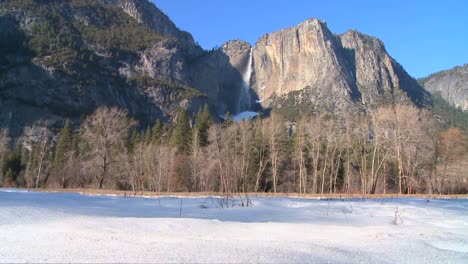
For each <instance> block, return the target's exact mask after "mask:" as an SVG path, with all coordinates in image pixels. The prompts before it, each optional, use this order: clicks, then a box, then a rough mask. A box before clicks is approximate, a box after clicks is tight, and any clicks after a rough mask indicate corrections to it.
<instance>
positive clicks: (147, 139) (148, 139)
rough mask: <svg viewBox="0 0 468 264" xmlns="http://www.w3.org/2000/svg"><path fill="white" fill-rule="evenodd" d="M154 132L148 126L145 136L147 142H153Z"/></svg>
mask: <svg viewBox="0 0 468 264" xmlns="http://www.w3.org/2000/svg"><path fill="white" fill-rule="evenodd" d="M151 137H152V132H151V128H150V127H149V126H148V127H147V128H146V131H145V135H144V137H143V139H144V142H145V144H149V143H150V142H151Z"/></svg>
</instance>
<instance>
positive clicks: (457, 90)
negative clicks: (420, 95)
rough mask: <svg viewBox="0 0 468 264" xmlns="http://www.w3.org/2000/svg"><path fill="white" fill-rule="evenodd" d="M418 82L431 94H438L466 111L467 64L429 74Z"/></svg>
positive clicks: (467, 100) (467, 108)
mask: <svg viewBox="0 0 468 264" xmlns="http://www.w3.org/2000/svg"><path fill="white" fill-rule="evenodd" d="M419 82H420V83H421V85H422V86H424V88H426V90H428V91H429V92H431V93H432V94H440V96H442V98H444V99H445V100H446V101H447V102H449V104H451V105H453V106H455V107H457V108H460V109H462V110H463V111H468V64H465V65H463V66H457V67H455V68H453V69H450V70H446V71H441V72H437V73H434V74H431V75H429V76H428V77H426V78H422V79H420V80H419Z"/></svg>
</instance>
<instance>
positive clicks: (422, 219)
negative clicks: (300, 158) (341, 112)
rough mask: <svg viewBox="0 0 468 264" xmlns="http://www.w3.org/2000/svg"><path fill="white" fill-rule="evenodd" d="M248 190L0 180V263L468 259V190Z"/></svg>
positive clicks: (416, 261)
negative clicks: (380, 194)
mask: <svg viewBox="0 0 468 264" xmlns="http://www.w3.org/2000/svg"><path fill="white" fill-rule="evenodd" d="M250 199H251V202H252V205H253V206H251V207H241V206H235V207H229V208H226V207H225V206H224V208H221V204H222V201H221V199H220V198H217V197H175V196H174V197H151V198H149V197H148V198H144V197H139V198H133V197H132V198H130V197H121V196H110V195H82V194H76V193H40V192H27V191H22V190H15V189H0V262H106V263H107V262H177V263H180V262H218V263H219V262H223V263H226V262H229V263H237V262H250V263H251V262H268V263H271V262H277V263H291V262H301V263H302V262H307V263H326V262H331V263H466V261H467V260H468V199H462V198H461V199H430V200H427V199H424V198H381V199H358V198H347V199H332V200H326V199H306V198H286V197H251V198H250ZM242 202H243V203H244V204H245V203H246V200H245V197H244V199H243V201H241V200H240V199H239V198H236V199H234V200H230V201H229V205H230V206H231V205H232V204H233V203H234V204H237V205H240V204H242ZM395 215H396V217H395ZM395 219H396V220H397V222H398V225H395V224H394V222H395Z"/></svg>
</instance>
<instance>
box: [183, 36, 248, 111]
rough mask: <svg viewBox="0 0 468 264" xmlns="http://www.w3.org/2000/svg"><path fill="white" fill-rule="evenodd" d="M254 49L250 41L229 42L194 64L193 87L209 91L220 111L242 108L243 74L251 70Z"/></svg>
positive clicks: (192, 67) (211, 99)
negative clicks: (240, 105)
mask: <svg viewBox="0 0 468 264" xmlns="http://www.w3.org/2000/svg"><path fill="white" fill-rule="evenodd" d="M250 48H251V46H250V44H249V43H247V42H244V41H240V40H234V41H229V42H226V43H225V44H224V45H223V46H222V47H221V48H220V49H217V50H214V51H211V52H208V53H206V54H205V55H204V56H201V57H199V58H197V59H196V60H194V62H193V63H192V64H191V67H190V71H191V79H192V83H193V86H194V87H197V88H199V89H200V90H201V91H202V92H204V93H205V94H207V96H208V98H209V99H210V101H211V102H213V104H214V105H215V107H216V111H217V112H218V113H225V112H226V111H229V112H231V113H236V112H238V111H239V110H240V109H239V100H240V97H241V89H242V85H243V83H242V81H243V80H242V74H243V73H244V72H245V71H246V70H247V69H246V67H247V64H248V60H249V53H250Z"/></svg>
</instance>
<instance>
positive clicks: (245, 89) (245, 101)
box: [239, 48, 253, 111]
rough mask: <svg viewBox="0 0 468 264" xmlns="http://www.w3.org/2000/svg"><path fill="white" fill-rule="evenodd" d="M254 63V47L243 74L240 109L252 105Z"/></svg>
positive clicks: (245, 108)
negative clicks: (251, 86) (251, 91)
mask: <svg viewBox="0 0 468 264" xmlns="http://www.w3.org/2000/svg"><path fill="white" fill-rule="evenodd" d="M252 63H253V52H252V48H250V51H249V60H248V62H247V67H246V68H245V71H244V74H242V90H241V92H240V98H239V111H244V110H248V109H249V107H250V103H251V102H250V92H249V90H250V77H252Z"/></svg>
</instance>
